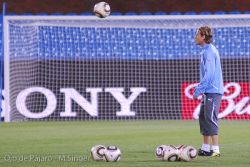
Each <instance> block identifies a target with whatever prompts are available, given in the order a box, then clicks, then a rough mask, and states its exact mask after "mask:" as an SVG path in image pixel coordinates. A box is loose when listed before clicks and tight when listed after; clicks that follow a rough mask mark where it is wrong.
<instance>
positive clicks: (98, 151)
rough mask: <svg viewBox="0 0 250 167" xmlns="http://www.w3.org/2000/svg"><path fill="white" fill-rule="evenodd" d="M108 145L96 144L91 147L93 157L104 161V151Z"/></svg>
mask: <svg viewBox="0 0 250 167" xmlns="http://www.w3.org/2000/svg"><path fill="white" fill-rule="evenodd" d="M105 150H106V147H105V146H103V145H95V146H93V147H92V148H91V151H90V153H91V157H92V159H93V160H95V161H102V160H103V158H104V151H105Z"/></svg>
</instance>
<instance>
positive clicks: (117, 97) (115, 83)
mask: <svg viewBox="0 0 250 167" xmlns="http://www.w3.org/2000/svg"><path fill="white" fill-rule="evenodd" d="M204 25H208V26H211V27H212V29H213V33H214V45H215V46H216V47H217V48H218V50H219V52H220V56H221V62H222V69H223V78H224V89H225V93H224V96H223V101H222V105H221V109H220V115H219V118H222V119H249V118H250V105H249V101H250V99H249V96H250V95H249V86H250V84H249V81H250V75H249V71H250V39H249V36H250V15H220V16H215V15H214V16H211V15H206V16H147V17H145V16H144V17H142V16H111V17H108V18H106V19H99V18H96V17H93V16H85V17H83V16H56V17H55V16H6V17H5V19H4V32H5V34H4V50H5V61H4V63H5V64H4V74H5V76H4V80H5V81H4V83H5V121H25V120H137V119H139V120H144V119H145V120H148V119H156V120H160V119H178V120H179V119H197V118H198V114H199V107H200V100H192V99H191V97H192V93H193V90H194V87H195V85H196V84H197V82H199V61H200V53H201V51H202V49H201V48H200V47H199V46H197V45H196V44H195V41H194V36H195V32H196V30H197V28H198V27H200V26H204Z"/></svg>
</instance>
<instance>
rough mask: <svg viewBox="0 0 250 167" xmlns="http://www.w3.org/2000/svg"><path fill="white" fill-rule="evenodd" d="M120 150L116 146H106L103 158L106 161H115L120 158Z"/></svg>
mask: <svg viewBox="0 0 250 167" xmlns="http://www.w3.org/2000/svg"><path fill="white" fill-rule="evenodd" d="M121 154H122V153H121V150H120V149H119V148H118V147H116V146H108V147H107V148H106V149H105V151H104V159H105V160H106V161H107V162H116V161H119V160H120V159H121Z"/></svg>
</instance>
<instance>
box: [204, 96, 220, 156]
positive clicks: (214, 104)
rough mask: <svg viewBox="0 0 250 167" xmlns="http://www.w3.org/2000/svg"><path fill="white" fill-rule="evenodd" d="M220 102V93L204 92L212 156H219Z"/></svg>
mask: <svg viewBox="0 0 250 167" xmlns="http://www.w3.org/2000/svg"><path fill="white" fill-rule="evenodd" d="M220 103H221V95H218V94H206V99H205V106H204V110H205V119H206V121H207V124H208V135H209V136H211V139H212V151H213V154H212V156H220V150H219V136H218V130H219V128H218V113H219V107H220Z"/></svg>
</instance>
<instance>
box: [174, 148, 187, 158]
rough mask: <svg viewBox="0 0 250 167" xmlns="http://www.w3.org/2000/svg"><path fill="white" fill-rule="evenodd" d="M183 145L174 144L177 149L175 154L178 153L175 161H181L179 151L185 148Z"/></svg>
mask: <svg viewBox="0 0 250 167" xmlns="http://www.w3.org/2000/svg"><path fill="white" fill-rule="evenodd" d="M185 147H186V146H185V145H178V146H175V148H176V149H177V155H178V159H177V161H181V158H180V153H181V152H182V150H183V148H185Z"/></svg>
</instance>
